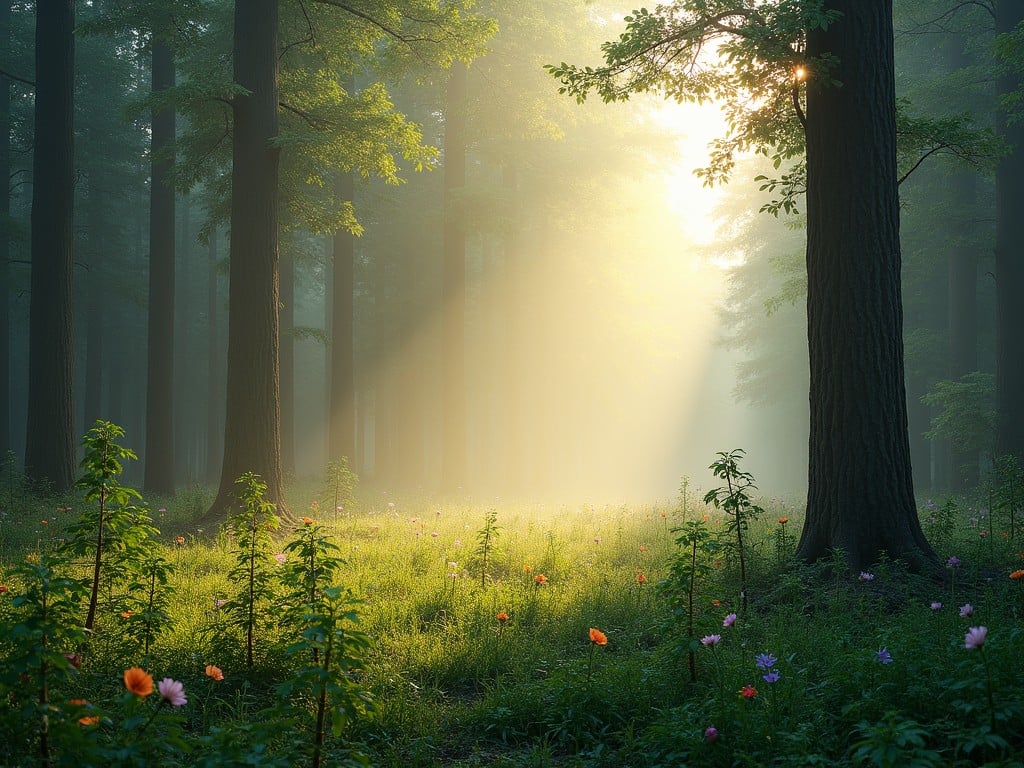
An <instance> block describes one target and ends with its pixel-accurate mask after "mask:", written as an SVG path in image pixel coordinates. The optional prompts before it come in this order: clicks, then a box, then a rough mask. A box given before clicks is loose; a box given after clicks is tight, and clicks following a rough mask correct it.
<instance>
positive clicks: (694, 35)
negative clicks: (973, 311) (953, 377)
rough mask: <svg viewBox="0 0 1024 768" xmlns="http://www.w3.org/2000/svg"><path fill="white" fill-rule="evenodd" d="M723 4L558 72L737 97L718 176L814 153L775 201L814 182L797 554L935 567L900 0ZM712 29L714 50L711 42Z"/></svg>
mask: <svg viewBox="0 0 1024 768" xmlns="http://www.w3.org/2000/svg"><path fill="white" fill-rule="evenodd" d="M716 6H717V12H716V11H712V10H709V9H708V7H707V4H706V3H702V2H701V3H697V2H681V3H676V4H674V5H672V6H669V7H666V8H659V9H658V11H656V12H654V13H652V12H650V11H647V10H640V11H635V12H634V14H633V15H631V16H629V17H627V19H626V21H627V29H626V32H625V33H624V34H623V35H622V36H621V37H620V38H619V40H618V41H615V42H612V43H606V44H605V46H604V48H603V50H604V56H605V62H606V66H604V67H599V68H596V69H595V68H591V69H580V68H578V67H574V66H569V65H566V64H562V65H560V66H555V67H552V68H551V69H552V72H553V74H555V75H556V76H557V77H559V78H560V79H561V81H562V83H563V91H565V92H567V93H570V94H573V95H575V96H577V98H579V99H582V98H585V97H586V95H587V93H588V92H589V91H590V90H591V89H592V88H593V89H596V90H597V91H598V93H600V95H601V96H602V97H603V98H605V99H606V100H616V99H623V98H628V96H629V94H630V93H632V92H635V91H641V90H660V91H662V92H664V93H666V94H667V95H669V96H672V97H674V98H677V99H690V100H698V99H705V98H711V97H713V96H714V97H719V98H724V99H726V107H725V109H726V111H727V114H728V116H729V119H730V122H731V124H732V129H733V130H732V132H731V133H730V135H729V136H728V137H726V138H725V139H723V140H720V141H719V142H717V144H716V147H715V150H714V152H713V153H712V158H711V167H710V168H709V169H708V170H707V171H706V177H707V178H708V180H709V181H716V180H719V179H722V178H725V177H726V176H727V175H728V173H729V171H731V170H732V164H733V161H734V157H735V154H736V152H738V151H742V150H745V149H749V148H754V149H756V150H758V151H759V152H761V153H762V154H771V155H773V157H774V158H775V160H776V162H777V164H778V165H781V164H782V163H785V162H787V161H789V160H791V159H793V158H798V157H799V156H800V155H801V154H802V153H803V152H804V151H805V150H806V166H805V167H801V166H799V165H798V166H796V167H795V168H794V169H793V170H791V171H789V172H786V173H785V174H784V175H783V177H782V178H781V179H780V180H778V181H777V182H774V183H775V184H776V185H777V186H781V188H782V189H783V194H784V196H783V198H782V202H781V203H780V205H779V206H776V208H775V210H776V211H778V210H779V209H780V208H783V209H787V208H792V207H794V206H795V202H794V196H795V194H796V193H797V192H798V191H799V190H800V189H801V188H802V187H803V185H804V183H805V184H806V192H807V198H806V205H807V273H808V296H807V312H808V317H807V335H808V351H809V360H810V437H809V441H808V448H809V467H808V502H807V519H806V522H805V525H804V530H803V534H802V536H801V541H800V545H799V548H798V554H799V555H800V556H801V557H802V558H804V559H806V560H817V559H819V558H822V557H825V556H827V555H828V554H829V553H830V551H832V550H835V549H842V550H843V551H844V552H845V553H846V555H847V557H848V558H849V562H850V564H851V565H852V566H853V567H855V568H857V567H863V566H865V565H867V564H870V563H871V562H874V561H875V560H877V558H878V557H879V556H881V555H882V554H883V553H885V554H887V555H888V556H890V557H899V558H904V559H906V560H907V561H908V562H910V564H911V565H912V566H914V567H916V568H919V569H926V568H929V567H933V566H935V565H936V564H937V558H936V555H935V553H934V552H933V551H932V550H931V547H930V546H929V545H928V543H927V541H926V540H925V539H924V536H923V534H922V532H921V529H920V525H919V523H918V520H917V512H916V508H915V503H914V493H913V480H912V476H911V465H910V455H909V446H908V438H907V412H906V402H905V392H904V384H903V341H902V337H901V331H902V305H901V295H900V251H899V236H898V235H899V209H898V196H897V186H898V175H897V164H896V109H895V104H896V100H895V87H894V77H893V48H892V4H891V2H881V3H861V2H856V0H835V1H831V0H830V1H829V2H818V3H794V2H786V1H784V0H783V1H780V2H776V3H771V4H763V3H746V2H736V3H721V4H716ZM712 40H717V41H718V52H719V59H718V60H717V61H709V60H708V59H707V58H704V57H702V56H701V55H700V52H701V49H702V47H703V46H705V45H706V44H707V43H708V42H710V41H712ZM675 62H682V63H675ZM721 62H726V63H721ZM730 62H731V63H732V65H731V66H730ZM751 97H753V98H751ZM805 104H806V106H805ZM771 183H772V182H771V181H769V185H771ZM787 190H788V193H789V197H788V203H789V205H788V206H787V196H786V195H787ZM865 307H867V308H868V310H867V311H865Z"/></svg>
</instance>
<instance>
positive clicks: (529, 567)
mask: <svg viewBox="0 0 1024 768" xmlns="http://www.w3.org/2000/svg"><path fill="white" fill-rule="evenodd" d="M532 572H533V566H532V565H524V566H523V573H532Z"/></svg>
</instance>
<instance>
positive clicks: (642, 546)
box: [640, 544, 647, 552]
mask: <svg viewBox="0 0 1024 768" xmlns="http://www.w3.org/2000/svg"><path fill="white" fill-rule="evenodd" d="M640 551H641V552H646V551H647V545H646V544H641V545H640Z"/></svg>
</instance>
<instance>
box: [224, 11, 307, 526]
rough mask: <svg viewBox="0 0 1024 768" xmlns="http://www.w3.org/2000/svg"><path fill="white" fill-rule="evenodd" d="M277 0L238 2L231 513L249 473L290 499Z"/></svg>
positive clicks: (227, 434)
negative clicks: (284, 439)
mask: <svg viewBox="0 0 1024 768" xmlns="http://www.w3.org/2000/svg"><path fill="white" fill-rule="evenodd" d="M277 20H278V3H277V0H251V1H250V2H248V3H236V4H235V27H234V76H235V82H237V83H238V84H239V85H241V86H242V87H243V88H245V89H246V90H247V91H248V93H247V94H245V95H241V94H240V95H238V96H235V97H234V101H233V106H234V110H233V111H234V140H233V153H232V159H233V163H232V171H231V186H232V190H233V191H234V194H232V196H231V249H230V261H231V271H230V278H229V289H228V292H229V293H228V303H229V306H228V364H227V406H226V411H225V418H224V463H223V467H222V469H221V478H220V489H219V491H218V492H217V498H216V499H215V500H214V502H213V505H212V506H211V507H210V510H209V511H208V512H207V514H206V515H205V516H204V521H205V522H207V523H209V522H213V521H216V520H219V519H223V516H224V514H225V513H226V512H227V510H228V508H229V507H230V506H231V505H232V504H233V501H234V494H235V481H236V480H237V479H238V478H239V477H241V476H242V474H244V473H245V472H254V473H256V474H258V475H259V476H260V477H261V478H262V479H263V482H265V483H266V484H267V500H268V501H270V502H273V503H276V504H278V512H279V514H287V510H286V509H285V508H284V506H283V505H284V479H283V476H282V472H281V389H280V387H281V382H280V369H279V360H278V353H279V343H280V340H279V326H278V315H277V307H278V290H279V283H278V281H279V279H280V276H279V258H280V257H279V253H278V199H277V183H278V166H279V161H280V150H279V149H278V148H276V147H274V146H273V145H272V143H271V142H272V141H273V139H274V138H275V137H276V136H277V131H278V114H277V101H278V97H277V58H278V46H277Z"/></svg>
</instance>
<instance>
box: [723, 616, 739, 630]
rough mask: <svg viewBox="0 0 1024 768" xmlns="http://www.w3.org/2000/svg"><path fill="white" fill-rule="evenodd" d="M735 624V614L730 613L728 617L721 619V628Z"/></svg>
mask: <svg viewBox="0 0 1024 768" xmlns="http://www.w3.org/2000/svg"><path fill="white" fill-rule="evenodd" d="M735 623H736V614H735V613H730V614H729V615H728V616H726V617H725V618H724V619H722V626H723V627H731V626H732V625H733V624H735Z"/></svg>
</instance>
